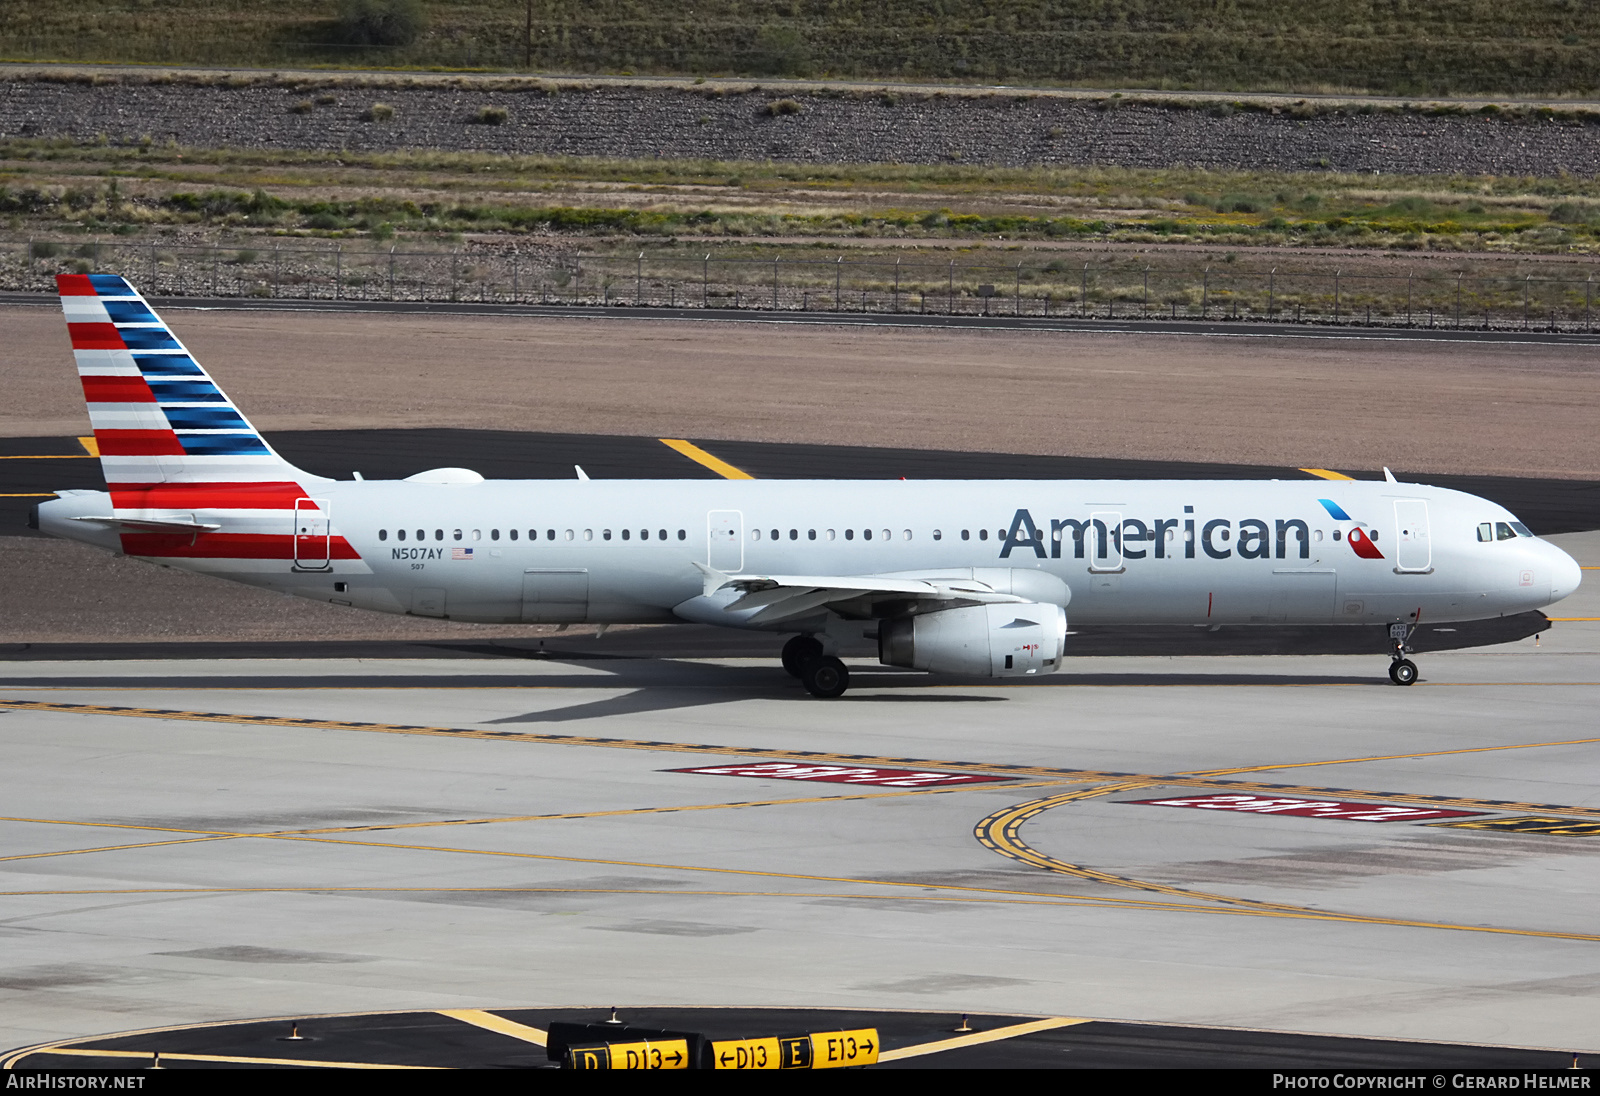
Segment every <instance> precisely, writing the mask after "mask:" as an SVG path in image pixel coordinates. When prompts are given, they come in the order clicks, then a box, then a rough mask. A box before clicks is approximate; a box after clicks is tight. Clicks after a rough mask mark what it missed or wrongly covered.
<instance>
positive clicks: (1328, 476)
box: [1300, 468, 1355, 480]
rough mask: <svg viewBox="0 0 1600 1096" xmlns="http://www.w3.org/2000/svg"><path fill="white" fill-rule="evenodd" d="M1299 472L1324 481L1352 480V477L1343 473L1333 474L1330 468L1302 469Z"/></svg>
mask: <svg viewBox="0 0 1600 1096" xmlns="http://www.w3.org/2000/svg"><path fill="white" fill-rule="evenodd" d="M1300 471H1302V472H1304V473H1305V474H1306V475H1308V476H1316V477H1317V478H1318V479H1325V480H1354V479H1355V477H1354V476H1347V475H1345V474H1344V473H1343V472H1335V471H1333V470H1332V469H1331V468H1302V469H1300Z"/></svg>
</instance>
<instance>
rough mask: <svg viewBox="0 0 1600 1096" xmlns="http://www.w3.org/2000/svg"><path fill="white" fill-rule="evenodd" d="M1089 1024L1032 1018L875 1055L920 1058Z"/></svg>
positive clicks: (1068, 1018) (1067, 1018) (888, 1058)
mask: <svg viewBox="0 0 1600 1096" xmlns="http://www.w3.org/2000/svg"><path fill="white" fill-rule="evenodd" d="M1092 1023H1094V1021H1093V1020H1086V1019H1082V1018H1080V1017H1075V1016H1056V1017H1053V1018H1052V1019H1049V1020H1031V1021H1029V1022H1028V1023H1026V1024H1012V1025H1011V1026H1010V1027H1003V1028H995V1029H994V1030H993V1031H974V1032H973V1033H972V1034H971V1035H957V1036H956V1037H955V1038H954V1039H939V1040H937V1041H936V1042H932V1043H918V1044H917V1045H916V1046H910V1047H900V1048H898V1049H896V1050H886V1051H884V1052H883V1053H882V1054H879V1055H878V1061H880V1062H898V1061H901V1060H902V1059H905V1058H921V1057H922V1056H923V1055H925V1054H942V1053H943V1052H945V1051H947V1050H960V1049H961V1048H962V1047H976V1046H982V1045H983V1044H984V1043H997V1042H999V1041H1000V1040H1002V1039H1015V1038H1016V1037H1017V1036H1019V1035H1032V1034H1033V1033H1034V1032H1036V1031H1054V1030H1055V1029H1057V1028H1064V1027H1073V1026H1075V1025H1077V1024H1092Z"/></svg>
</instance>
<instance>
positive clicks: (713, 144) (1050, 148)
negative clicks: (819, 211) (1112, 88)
mask: <svg viewBox="0 0 1600 1096" xmlns="http://www.w3.org/2000/svg"><path fill="white" fill-rule="evenodd" d="M318 83H319V82H318V80H316V79H315V78H308V79H307V81H306V82H305V83H304V84H303V85H297V84H293V83H286V84H282V85H280V84H275V83H273V84H264V85H250V86H227V84H226V83H222V82H219V83H218V84H217V85H216V86H194V85H192V84H185V83H182V82H175V83H170V84H160V83H150V84H140V83H104V84H93V83H87V82H82V83H53V82H45V81H41V80H29V79H16V78H13V79H11V80H9V81H5V82H0V138H3V137H70V138H73V139H75V140H80V141H87V140H96V139H99V138H101V137H104V138H105V139H106V140H108V141H111V142H115V143H134V142H138V141H140V140H141V139H143V138H149V139H151V140H154V141H157V142H166V141H168V140H171V141H175V142H177V143H178V144H180V145H189V146H199V147H207V148H213V147H219V146H227V147H233V148H266V149H323V150H327V149H350V150H352V151H383V150H393V149H415V148H429V149H437V150H443V151H480V152H494V153H520V154H547V155H571V156H598V157H617V158H628V159H635V158H637V159H649V158H653V157H666V158H671V159H690V160H693V159H707V160H731V161H762V160H782V161H793V162H799V163H857V164H890V163H905V164H932V163H951V162H959V163H966V164H983V165H997V166H1025V165H1060V166H1084V165H1116V166H1120V167H1130V168H1168V167H1203V168H1209V169H1230V170H1246V171H1249V170H1274V171H1312V172H1316V171H1336V172H1361V173H1368V172H1382V173H1384V174H1390V173H1396V172H1398V173H1400V174H1413V175H1448V174H1457V173H1461V174H1469V175H1535V176H1541V177H1554V176H1558V175H1561V174H1564V173H1570V174H1578V175H1592V174H1594V173H1596V172H1597V171H1600V141H1597V140H1596V139H1595V133H1596V128H1597V126H1600V114H1596V115H1594V116H1592V117H1591V116H1590V115H1589V114H1587V113H1584V114H1581V115H1576V116H1573V117H1570V118H1567V117H1539V116H1537V115H1528V116H1523V117H1516V116H1506V115H1503V114H1502V115H1484V114H1476V113H1466V112H1464V111H1463V112H1462V113H1457V114H1451V113H1438V112H1431V111H1427V110H1410V109H1387V110H1386V109H1378V108H1375V107H1373V106H1372V105H1370V104H1366V105H1355V104H1351V105H1347V106H1343V107H1339V108H1336V109H1329V110H1326V111H1317V110H1311V109H1309V108H1302V107H1296V106H1295V105H1294V104H1292V103H1288V102H1285V103H1284V104H1283V105H1281V106H1277V105H1272V106H1268V107H1266V108H1265V109H1251V110H1242V111H1241V110H1235V109H1233V108H1232V107H1230V106H1229V105H1228V104H1227V103H1225V102H1218V103H1216V104H1214V105H1213V106H1212V107H1211V108H1209V109H1196V108H1195V106H1194V105H1192V104H1184V105H1179V104H1177V103H1166V102H1162V101H1157V100H1139V99H1129V100H1120V99H1111V98H1109V97H1106V98H1093V99H1090V98H1084V97H1082V96H1074V95H1051V94H1041V93H1028V92H1017V91H994V92H990V93H987V94H973V93H971V92H967V93H943V92H936V91H934V92H925V93H923V94H916V95H894V94H888V93H884V94H874V93H872V92H870V91H865V90H853V91H848V92H847V91H843V90H840V89H805V88H763V87H761V86H759V85H736V86H729V87H724V86H721V85H706V86H704V87H694V86H688V87H684V86H673V85H669V84H641V85H631V86H630V85H624V84H592V83H591V84H577V85H563V86H560V87H559V88H558V87H557V85H555V84H545V83H542V82H539V81H521V82H504V83H502V84H501V85H499V86H496V85H494V84H490V83H486V82H481V81H470V80H460V81H455V82H454V84H453V86H444V87H441V86H437V85H436V84H433V83H430V82H427V81H420V80H414V81H408V80H399V79H397V80H396V81H395V85H394V86H390V87H377V88H373V87H339V86H333V87H332V90H324V91H322V92H321V93H320V94H317V95H316V97H315V98H314V97H313V95H314V94H315V93H317V91H318ZM321 83H323V84H328V85H333V84H335V81H332V80H329V79H326V78H324V79H323V80H322V81H321ZM322 97H326V98H331V99H332V100H333V101H332V102H328V103H320V102H318V101H317V99H318V98H322ZM780 98H781V99H782V100H785V101H788V102H792V103H793V104H794V112H793V113H783V112H778V113H773V112H772V110H771V109H769V108H770V105H771V104H772V103H774V102H776V101H778V100H779V99H780ZM376 102H382V103H383V104H385V105H386V106H387V107H389V108H392V116H390V117H387V120H379V121H374V120H370V118H371V115H370V111H371V108H372V106H373V104H374V103H376ZM1301 102H1304V101H1303V100H1302V101H1301ZM297 104H300V107H299V109H301V110H303V113H296V111H295V108H296V106H297ZM486 107H488V108H500V109H502V110H504V111H505V120H504V122H503V123H501V124H495V125H484V124H475V123H474V119H475V118H476V117H477V116H478V114H479V111H480V110H482V109H483V108H486Z"/></svg>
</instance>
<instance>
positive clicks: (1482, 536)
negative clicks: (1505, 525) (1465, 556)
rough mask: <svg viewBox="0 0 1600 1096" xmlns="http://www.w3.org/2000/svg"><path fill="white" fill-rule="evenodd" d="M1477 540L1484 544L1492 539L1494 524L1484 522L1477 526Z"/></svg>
mask: <svg viewBox="0 0 1600 1096" xmlns="http://www.w3.org/2000/svg"><path fill="white" fill-rule="evenodd" d="M1478 539H1479V540H1480V541H1483V542H1485V543H1487V542H1488V541H1491V540H1493V539H1494V522H1492V521H1486V522H1484V523H1483V524H1482V525H1479V526H1478Z"/></svg>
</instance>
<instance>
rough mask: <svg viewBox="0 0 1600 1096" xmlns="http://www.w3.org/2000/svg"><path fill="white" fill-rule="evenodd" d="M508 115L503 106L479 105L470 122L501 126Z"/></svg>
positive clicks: (480, 124)
mask: <svg viewBox="0 0 1600 1096" xmlns="http://www.w3.org/2000/svg"><path fill="white" fill-rule="evenodd" d="M510 117H511V115H510V114H509V113H507V111H506V108H505V107H479V108H478V113H476V114H474V115H473V116H472V123H473V124H474V125H479V126H503V125H505V124H506V119H508V118H510Z"/></svg>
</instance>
